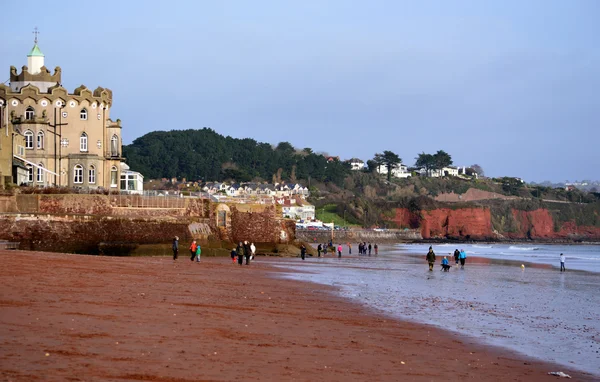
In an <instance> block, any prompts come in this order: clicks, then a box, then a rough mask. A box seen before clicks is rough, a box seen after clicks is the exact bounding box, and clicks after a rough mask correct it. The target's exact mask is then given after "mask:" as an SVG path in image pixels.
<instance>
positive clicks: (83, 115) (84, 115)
mask: <svg viewBox="0 0 600 382" xmlns="http://www.w3.org/2000/svg"><path fill="white" fill-rule="evenodd" d="M79 119H81V120H83V121H87V110H86V109H81V111H80V112H79Z"/></svg>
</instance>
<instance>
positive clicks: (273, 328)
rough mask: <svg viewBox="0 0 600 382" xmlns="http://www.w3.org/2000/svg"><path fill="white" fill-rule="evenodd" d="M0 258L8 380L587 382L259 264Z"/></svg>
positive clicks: (2, 355)
mask: <svg viewBox="0 0 600 382" xmlns="http://www.w3.org/2000/svg"><path fill="white" fill-rule="evenodd" d="M0 256H1V257H2V261H3V262H4V264H5V268H4V269H5V270H4V271H3V272H2V277H1V278H0V280H1V283H2V292H0V295H1V296H2V298H1V299H2V307H3V313H2V315H1V321H2V322H1V325H0V334H1V335H0V338H2V341H3V346H2V347H1V349H2V350H1V351H0V360H1V362H0V375H2V376H3V377H4V378H6V379H10V380H31V379H35V378H34V377H37V378H40V377H42V378H44V379H49V380H63V379H65V377H67V376H75V375H77V376H81V377H82V378H84V379H88V378H89V379H129V380H155V381H167V380H168V381H189V380H194V379H201V378H202V379H213V380H233V379H242V380H277V379H279V380H281V379H297V380H307V381H308V380H340V381H347V380H365V379H370V380H389V381H395V380H400V379H407V380H432V379H433V380H435V379H444V380H462V379H466V378H478V379H480V380H486V379H487V380H500V379H502V380H505V379H510V378H511V377H512V378H513V379H514V378H516V379H523V378H526V379H527V380H532V381H537V380H540V381H541V380H548V379H549V378H550V376H548V375H547V373H548V372H550V371H564V372H566V373H567V374H570V375H571V376H572V377H573V378H575V379H577V380H583V381H585V380H594V379H596V378H597V377H595V376H593V375H590V374H587V373H584V372H579V371H572V370H566V368H565V367H564V366H559V365H555V364H551V363H547V362H543V361H540V360H538V359H534V358H527V357H526V356H523V355H522V354H520V353H515V352H511V351H508V350H505V349H502V348H497V347H492V346H489V345H483V344H481V343H479V342H478V341H477V340H476V339H472V338H470V337H467V336H463V335H458V334H455V333H453V332H450V331H447V330H443V329H440V328H436V327H434V326H430V325H425V324H418V323H414V322H411V321H404V320H400V319H397V318H391V317H389V316H388V315H384V314H382V313H380V312H377V311H374V310H371V309H367V308H365V307H364V306H362V305H360V304H358V303H355V302H352V301H349V300H347V299H345V298H343V297H339V296H336V295H335V294H334V292H335V291H336V290H338V288H334V287H331V286H322V285H319V284H315V283H311V282H308V281H293V280H287V279H283V278H281V277H279V276H278V275H281V274H282V273H288V272H289V270H284V269H281V268H278V267H273V266H269V265H268V264H261V258H258V260H257V261H256V262H255V263H253V264H251V265H250V266H248V267H246V266H243V267H239V266H237V265H233V264H231V263H230V260H229V259H227V258H222V257H221V258H219V257H216V258H215V257H211V258H203V259H202V263H200V264H195V263H192V264H190V262H189V260H187V259H186V257H185V256H183V257H180V260H178V262H177V264H173V261H172V260H171V259H170V258H164V257H162V258H158V257H136V258H111V257H90V256H85V255H64V254H56V253H42V252H25V251H0ZM272 260H274V261H276V260H275V258H272ZM290 261H293V260H291V259H288V260H283V261H281V262H282V263H289V262H290ZM40 263H43V265H44V266H41V267H40ZM306 271H308V272H310V269H306ZM40 317H42V318H40ZM38 319H39V320H38ZM46 353H47V354H49V355H48V356H45V354H46ZM240 354H243V355H247V358H248V361H240V360H239V356H240ZM244 358H246V356H244Z"/></svg>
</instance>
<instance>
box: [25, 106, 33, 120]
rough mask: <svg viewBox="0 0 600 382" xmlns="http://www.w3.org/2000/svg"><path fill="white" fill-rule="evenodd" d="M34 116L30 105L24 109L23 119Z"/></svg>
mask: <svg viewBox="0 0 600 382" xmlns="http://www.w3.org/2000/svg"><path fill="white" fill-rule="evenodd" d="M34 117H35V110H33V108H32V107H31V106H29V107H28V108H27V109H26V110H25V119H26V120H29V121H30V120H32V119H33V118H34Z"/></svg>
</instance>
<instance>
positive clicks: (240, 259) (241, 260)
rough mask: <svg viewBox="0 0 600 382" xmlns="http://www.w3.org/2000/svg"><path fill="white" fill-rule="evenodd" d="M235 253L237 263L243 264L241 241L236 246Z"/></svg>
mask: <svg viewBox="0 0 600 382" xmlns="http://www.w3.org/2000/svg"><path fill="white" fill-rule="evenodd" d="M236 253H237V259H238V264H239V265H244V246H243V245H242V242H241V241H240V243H239V244H238V246H237V250H236Z"/></svg>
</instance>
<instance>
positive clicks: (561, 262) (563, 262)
mask: <svg viewBox="0 0 600 382" xmlns="http://www.w3.org/2000/svg"><path fill="white" fill-rule="evenodd" d="M560 271H561V272H566V271H567V270H566V269H565V255H563V254H562V253H561V254H560Z"/></svg>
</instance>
